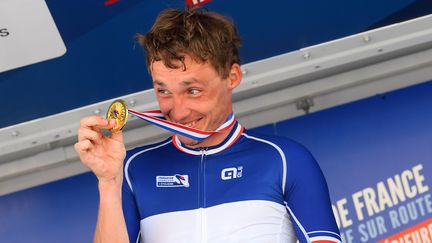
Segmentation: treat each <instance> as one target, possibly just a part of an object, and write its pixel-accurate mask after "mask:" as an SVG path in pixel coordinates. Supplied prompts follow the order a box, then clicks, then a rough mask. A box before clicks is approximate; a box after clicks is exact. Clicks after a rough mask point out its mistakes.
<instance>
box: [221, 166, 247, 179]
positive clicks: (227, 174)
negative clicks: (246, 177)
mask: <svg viewBox="0 0 432 243" xmlns="http://www.w3.org/2000/svg"><path fill="white" fill-rule="evenodd" d="M242 176H243V166H237V167H230V168H225V169H223V170H222V171H221V178H222V180H224V181H226V180H231V179H236V178H240V177H242Z"/></svg>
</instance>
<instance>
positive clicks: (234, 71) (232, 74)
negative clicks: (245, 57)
mask: <svg viewBox="0 0 432 243" xmlns="http://www.w3.org/2000/svg"><path fill="white" fill-rule="evenodd" d="M242 77H243V74H242V71H241V68H240V65H239V64H238V63H234V64H233V65H231V69H230V71H229V73H228V82H229V83H228V86H229V88H230V89H234V88H235V87H237V86H239V84H240V82H241V80H242Z"/></svg>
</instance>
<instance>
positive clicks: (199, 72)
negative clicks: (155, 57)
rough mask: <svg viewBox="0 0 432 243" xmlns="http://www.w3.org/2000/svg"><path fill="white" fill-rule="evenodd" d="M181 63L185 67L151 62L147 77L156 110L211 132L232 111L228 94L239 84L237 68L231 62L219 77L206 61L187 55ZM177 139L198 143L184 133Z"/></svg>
mask: <svg viewBox="0 0 432 243" xmlns="http://www.w3.org/2000/svg"><path fill="white" fill-rule="evenodd" d="M184 62H185V64H186V70H183V68H182V67H183V66H181V65H180V68H177V69H171V68H168V67H166V66H165V65H164V64H163V62H162V61H156V62H153V64H152V66H151V76H152V79H153V86H154V90H155V92H156V97H157V99H158V102H159V106H160V109H161V111H162V113H163V114H164V115H165V118H166V119H168V120H169V121H173V122H176V123H180V124H183V125H186V126H188V127H192V128H195V129H199V130H205V131H214V130H216V129H217V128H218V127H219V126H220V125H222V124H223V123H224V122H225V120H226V119H227V117H228V115H229V114H230V113H231V112H232V99H231V94H232V90H233V89H234V88H235V87H236V86H237V85H238V84H239V83H240V80H241V71H240V67H239V65H238V64H234V65H233V67H232V68H231V71H230V75H229V76H228V78H226V79H222V78H221V77H220V76H219V74H218V72H217V71H216V70H215V68H214V67H213V66H212V65H211V64H210V63H208V62H205V63H197V62H195V61H193V60H192V59H191V58H190V57H189V56H187V55H186V56H185V61H184ZM179 139H180V141H182V143H184V144H186V145H189V146H192V147H194V146H195V147H197V146H200V144H199V142H198V141H195V140H193V139H190V138H187V137H184V136H179ZM207 140H209V139H206V140H204V141H207ZM203 144H204V143H203ZM211 145H213V144H211ZM205 146H209V145H208V144H206V145H205Z"/></svg>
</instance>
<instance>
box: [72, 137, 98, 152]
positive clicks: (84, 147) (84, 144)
mask: <svg viewBox="0 0 432 243" xmlns="http://www.w3.org/2000/svg"><path fill="white" fill-rule="evenodd" d="M93 146H94V145H93V144H92V142H90V140H83V141H80V142H78V143H76V144H75V146H74V147H75V150H76V151H77V152H78V154H80V155H81V154H82V153H86V152H88V151H89V150H90V149H91V148H93Z"/></svg>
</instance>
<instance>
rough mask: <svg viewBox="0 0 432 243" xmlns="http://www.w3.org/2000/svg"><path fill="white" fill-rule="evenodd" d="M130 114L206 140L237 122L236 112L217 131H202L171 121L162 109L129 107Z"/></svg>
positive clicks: (164, 127) (195, 138) (176, 131)
mask: <svg viewBox="0 0 432 243" xmlns="http://www.w3.org/2000/svg"><path fill="white" fill-rule="evenodd" d="M128 111H129V113H130V114H133V115H135V116H137V117H138V118H140V119H142V120H145V121H147V122H149V123H151V124H153V125H156V126H158V127H161V128H163V129H166V130H168V131H170V132H173V133H176V134H179V135H182V136H186V137H189V138H192V139H194V140H198V141H201V140H204V139H206V138H208V137H210V136H211V135H213V134H216V133H219V132H224V131H227V130H229V129H230V128H231V127H232V126H233V125H234V124H235V123H236V121H237V120H236V119H235V117H234V114H233V113H231V114H230V115H229V116H228V119H227V120H226V121H225V122H224V123H223V124H222V125H221V126H220V127H219V128H218V129H216V130H215V131H202V130H198V129H195V128H191V127H187V126H185V125H182V124H178V123H175V122H170V121H167V120H166V119H165V117H164V116H163V114H162V112H161V111H160V110H151V111H146V112H137V111H134V110H131V109H128Z"/></svg>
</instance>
